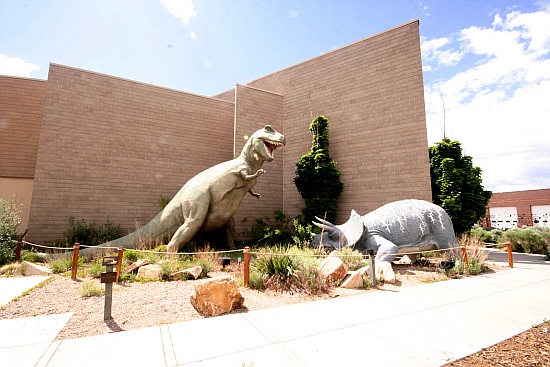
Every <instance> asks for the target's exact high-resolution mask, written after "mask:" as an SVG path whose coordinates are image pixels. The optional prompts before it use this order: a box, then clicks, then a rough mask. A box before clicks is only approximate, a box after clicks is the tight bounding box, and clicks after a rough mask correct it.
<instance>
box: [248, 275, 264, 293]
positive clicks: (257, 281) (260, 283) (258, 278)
mask: <svg viewBox="0 0 550 367" xmlns="http://www.w3.org/2000/svg"><path fill="white" fill-rule="evenodd" d="M248 285H249V287H250V288H251V289H255V290H262V289H263V288H264V279H263V277H262V274H261V273H260V272H258V271H256V270H252V271H251V272H250V275H249V280H248Z"/></svg>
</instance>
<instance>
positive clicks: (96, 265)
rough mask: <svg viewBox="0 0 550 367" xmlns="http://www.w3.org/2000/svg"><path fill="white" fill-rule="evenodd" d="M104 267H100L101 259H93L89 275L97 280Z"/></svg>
mask: <svg viewBox="0 0 550 367" xmlns="http://www.w3.org/2000/svg"><path fill="white" fill-rule="evenodd" d="M103 268H104V266H103V265H101V259H95V260H94V261H93V262H92V265H91V266H90V271H89V274H90V275H91V276H92V277H94V278H99V277H100V276H101V273H102V272H103Z"/></svg>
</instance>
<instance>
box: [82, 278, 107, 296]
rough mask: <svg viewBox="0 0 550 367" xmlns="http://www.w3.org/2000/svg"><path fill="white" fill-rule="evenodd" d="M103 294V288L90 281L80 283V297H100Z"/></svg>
mask: <svg viewBox="0 0 550 367" xmlns="http://www.w3.org/2000/svg"><path fill="white" fill-rule="evenodd" d="M104 292H105V291H104V290H103V288H102V287H101V286H100V285H97V284H96V282H94V281H92V280H89V281H87V282H84V283H82V288H81V289H80V295H81V296H82V297H96V296H101V295H103V293H104Z"/></svg>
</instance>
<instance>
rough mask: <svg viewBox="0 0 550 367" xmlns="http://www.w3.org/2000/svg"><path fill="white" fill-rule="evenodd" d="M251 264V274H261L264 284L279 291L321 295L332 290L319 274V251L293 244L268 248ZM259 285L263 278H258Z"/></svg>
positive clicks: (262, 250)
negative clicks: (259, 279) (317, 255)
mask: <svg viewBox="0 0 550 367" xmlns="http://www.w3.org/2000/svg"><path fill="white" fill-rule="evenodd" d="M258 251H259V252H261V253H262V254H261V255H258V256H256V258H255V259H254V260H253V261H252V263H251V274H252V273H257V274H258V276H261V278H262V282H263V286H264V287H265V288H268V289H272V290H275V291H290V292H302V293H306V294H318V293H321V292H327V291H328V289H330V286H331V285H330V284H329V282H328V281H327V280H326V279H325V278H324V277H323V276H322V275H321V274H320V273H319V269H318V267H319V261H318V259H317V258H316V257H314V256H313V255H315V254H316V253H315V250H313V249H309V248H298V247H297V246H292V247H288V248H287V247H283V246H275V247H264V248H260V249H259V250H258ZM258 286H259V281H258Z"/></svg>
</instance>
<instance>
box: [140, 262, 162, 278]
mask: <svg viewBox="0 0 550 367" xmlns="http://www.w3.org/2000/svg"><path fill="white" fill-rule="evenodd" d="M137 277H138V278H144V279H160V278H161V268H160V266H159V265H156V264H152V265H145V266H141V267H140V268H139V270H138V273H137Z"/></svg>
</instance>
